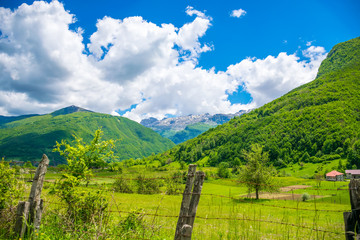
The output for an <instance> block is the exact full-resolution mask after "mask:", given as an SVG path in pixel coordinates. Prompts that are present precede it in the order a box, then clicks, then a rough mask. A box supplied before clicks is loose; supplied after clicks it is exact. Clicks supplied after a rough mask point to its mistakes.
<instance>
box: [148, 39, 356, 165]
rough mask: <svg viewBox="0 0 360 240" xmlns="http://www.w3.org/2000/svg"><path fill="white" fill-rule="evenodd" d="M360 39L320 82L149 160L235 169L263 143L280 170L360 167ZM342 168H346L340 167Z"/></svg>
mask: <svg viewBox="0 0 360 240" xmlns="http://www.w3.org/2000/svg"><path fill="white" fill-rule="evenodd" d="M359 129H360V38H355V39H352V40H349V41H347V42H344V43H340V44H337V45H336V46H334V47H333V49H332V50H331V51H330V52H329V54H328V56H327V58H326V59H325V60H324V61H323V62H322V64H321V66H320V68H319V70H318V75H317V77H316V79H315V80H313V81H312V82H309V83H307V84H305V85H302V86H300V87H298V88H296V89H294V90H292V91H290V92H289V93H287V94H285V95H284V96H282V97H280V98H278V99H276V100H274V101H272V102H270V103H268V104H265V105H264V106H262V107H259V108H257V109H254V110H252V111H251V112H249V113H247V114H243V115H241V116H240V117H235V118H233V119H232V120H230V121H229V122H227V123H224V124H222V125H219V126H217V127H215V128H211V129H209V130H208V131H206V132H205V133H203V134H201V135H200V136H198V137H196V138H193V139H191V140H188V141H186V142H184V143H182V144H179V145H177V146H175V147H174V148H172V149H170V150H168V151H166V152H165V153H163V154H160V155H158V156H155V157H150V158H149V159H148V160H149V161H152V160H163V159H169V158H171V159H172V160H175V161H184V162H188V163H194V162H197V163H200V164H204V165H210V166H216V165H217V164H218V163H220V162H228V164H229V166H235V165H238V164H239V163H241V162H242V163H244V162H245V159H243V158H242V152H243V150H248V149H250V146H251V145H252V144H255V143H258V144H260V145H262V146H263V147H264V148H263V150H264V151H267V152H268V153H269V158H270V161H271V162H272V163H273V164H274V165H275V166H276V167H278V168H281V167H285V166H288V165H289V164H292V163H297V162H314V163H320V162H321V163H326V162H327V161H330V160H337V159H338V160H341V159H342V160H345V161H346V162H347V167H352V168H360V131H359ZM339 165H340V164H339Z"/></svg>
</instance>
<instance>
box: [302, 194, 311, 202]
mask: <svg viewBox="0 0 360 240" xmlns="http://www.w3.org/2000/svg"><path fill="white" fill-rule="evenodd" d="M307 200H310V194H308V193H303V194H302V195H301V201H303V202H306V201H307Z"/></svg>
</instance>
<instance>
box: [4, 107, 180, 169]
mask: <svg viewBox="0 0 360 240" xmlns="http://www.w3.org/2000/svg"><path fill="white" fill-rule="evenodd" d="M6 118H7V119H8V120H9V121H3V122H1V123H0V126H1V127H0V155H1V156H5V158H6V159H7V160H17V161H28V160H30V161H34V160H39V159H41V156H42V154H43V153H45V154H47V155H48V157H49V159H50V160H51V164H52V165H56V164H58V163H63V162H64V159H62V158H61V157H60V156H59V154H58V153H53V152H52V149H53V148H54V145H55V143H56V141H61V140H62V139H66V140H68V141H71V140H73V135H76V136H77V137H81V138H83V139H84V141H86V142H89V141H91V140H92V138H93V134H94V132H95V130H97V129H99V128H101V129H102V130H103V132H104V139H105V140H107V139H114V140H117V141H116V143H115V145H116V146H115V149H114V152H115V155H116V156H118V157H119V159H120V160H123V159H129V158H141V157H146V156H149V155H151V154H152V153H159V152H163V151H165V150H167V149H169V148H171V147H173V146H174V143H172V142H171V141H170V140H168V139H166V138H163V137H161V136H160V135H159V134H157V133H156V132H154V131H153V130H151V129H149V128H146V127H144V126H142V125H140V124H138V123H136V122H134V121H131V120H129V119H127V118H123V117H117V116H111V115H108V114H101V113H95V112H91V111H89V110H86V109H83V108H79V107H76V106H70V107H67V108H63V109H60V110H58V111H55V112H53V113H50V114H45V115H36V116H19V117H6ZM0 119H1V118H0ZM10 120H11V121H10Z"/></svg>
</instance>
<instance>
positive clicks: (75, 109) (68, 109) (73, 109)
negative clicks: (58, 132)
mask: <svg viewBox="0 0 360 240" xmlns="http://www.w3.org/2000/svg"><path fill="white" fill-rule="evenodd" d="M75 112H93V111H90V110H87V109H85V108H81V107H77V106H74V105H71V106H69V107H65V108H62V109H59V110H57V111H55V112H52V113H51V115H52V116H54V117H55V116H59V115H66V114H71V113H75Z"/></svg>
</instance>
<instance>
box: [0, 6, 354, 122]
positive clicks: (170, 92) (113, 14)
mask: <svg viewBox="0 0 360 240" xmlns="http://www.w3.org/2000/svg"><path fill="white" fill-rule="evenodd" d="M47 2H48V3H47V4H45V3H44V2H42V3H41V4H38V5H36V6H35V4H33V1H17V0H0V6H1V7H3V10H2V11H1V12H0V20H1V19H2V20H3V23H2V24H1V23H0V31H1V34H2V37H1V39H0V54H3V56H4V57H3V60H2V61H1V60H0V73H1V76H2V77H1V78H0V82H1V83H2V86H3V87H0V93H1V95H2V97H0V115H17V114H25V113H39V112H46V111H51V110H55V109H56V108H58V107H62V106H66V104H69V105H71V104H75V105H80V106H82V107H87V108H90V109H92V110H95V111H99V112H105V113H113V114H116V112H118V113H119V112H120V113H121V114H123V115H124V116H126V117H129V118H131V119H134V120H137V121H139V120H140V119H142V118H146V117H150V116H152V117H157V118H162V117H163V116H166V115H186V114H197V113H205V112H210V113H217V112H234V111H238V110H241V109H247V108H253V107H259V106H261V105H263V104H264V103H266V102H269V101H271V100H273V99H275V98H277V97H279V96H281V95H283V94H285V93H286V92H288V91H290V90H291V89H293V88H295V87H297V86H299V85H301V84H304V83H306V82H309V81H311V80H312V79H314V76H316V71H317V68H318V67H319V64H320V63H321V60H322V59H324V57H325V56H326V53H327V52H329V51H330V50H331V48H332V47H333V46H334V45H335V44H337V43H340V42H343V41H346V40H349V39H352V38H355V37H358V36H359V35H360V24H359V23H360V14H359V12H360V2H359V1H358V0H343V1H314V0H312V1H310V0H309V1H308V0H302V1H221V2H219V1H199V0H198V1H172V2H169V1H136V0H135V1H110V0H104V1H94V0H88V1H67V0H65V1H61V2H60V3H59V2H57V4H54V2H51V1H47ZM22 3H26V4H28V5H29V7H28V8H26V9H25V8H24V7H20V8H19V9H21V11H20V10H18V7H19V6H20V5H21V4H22ZM23 6H24V5H23ZM39 9H40V10H39ZM240 9H241V10H242V11H241V12H243V14H242V15H241V16H240V17H236V16H231V15H232V12H233V11H234V10H240ZM9 11H10V13H11V14H9ZM57 14H58V15H57ZM49 15H52V16H55V15H56V16H60V17H58V18H53V19H52V20H51V21H50V20H48V18H49ZM106 16H107V17H106ZM135 16H139V17H141V19H139V18H134V17H135ZM26 17H29V18H33V19H37V20H36V21H33V22H32V23H28V22H26V21H25V20H24V19H26ZM69 17H70V20H69ZM71 18H72V19H71ZM5 20H6V21H5ZM127 20H128V21H127ZM97 24H98V25H97ZM162 24H166V26H167V27H164V25H162ZM55 25H56V26H57V27H55ZM100 25H101V26H100ZM99 26H100V27H99ZM31 28H34V29H36V30H35V31H33V32H34V34H33V35H31V36H25V35H24V34H23V33H24V32H26V31H29V30H31ZM79 28H81V30H80V29H79ZM128 28H131V29H132V30H129V29H128ZM39 29H40V30H39ZM45 29H52V30H49V31H45ZM42 30H44V31H42ZM148 31H149V32H148ZM144 32H146V33H147V35H146V34H145V35H146V36H144V35H143V34H141V33H144ZM74 33H75V34H74ZM75 35H76V36H75ZM138 35H141V37H142V39H141V37H139V36H138ZM56 36H58V37H56ZM79 36H80V38H79ZM91 37H92V38H91ZM56 39H58V41H59V45H60V43H63V44H62V45H61V46H58V45H56V44H54V42H53V41H57V40H56ZM33 42H38V45H36V44H35V45H32V43H33ZM145 42H146V44H144V43H145ZM64 43H71V44H65V45H66V47H64V46H63V45H64ZM68 45H69V46H68ZM17 46H21V47H20V48H19V47H17ZM19 49H21V51H20V50H19ZM129 49H130V50H129ZM55 53H56V54H57V55H56V54H55ZM54 54H55V55H54ZM154 55H155V56H157V57H154ZM29 56H31V57H29ZM59 56H61V59H60V57H59ZM26 58H28V59H26ZM31 59H32V60H35V61H36V62H39V65H36V64H35V65H34V63H32V65H29V66H26V64H27V63H29V62H31V61H32V60H31ZM66 59H69V60H66ZM14 62H18V64H15V63H14ZM40 63H46V64H45V65H46V66H47V65H49V66H47V67H46V66H44V64H40ZM74 66H78V67H77V68H75V67H74ZM29 69H30V70H29ZM87 75H88V76H87ZM34 76H36V78H35V77H34ZM39 78H41V80H39ZM1 95H0V96H1ZM79 95H81V96H79ZM40 96H41V97H40ZM15 102H17V103H18V104H16V103H15Z"/></svg>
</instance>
